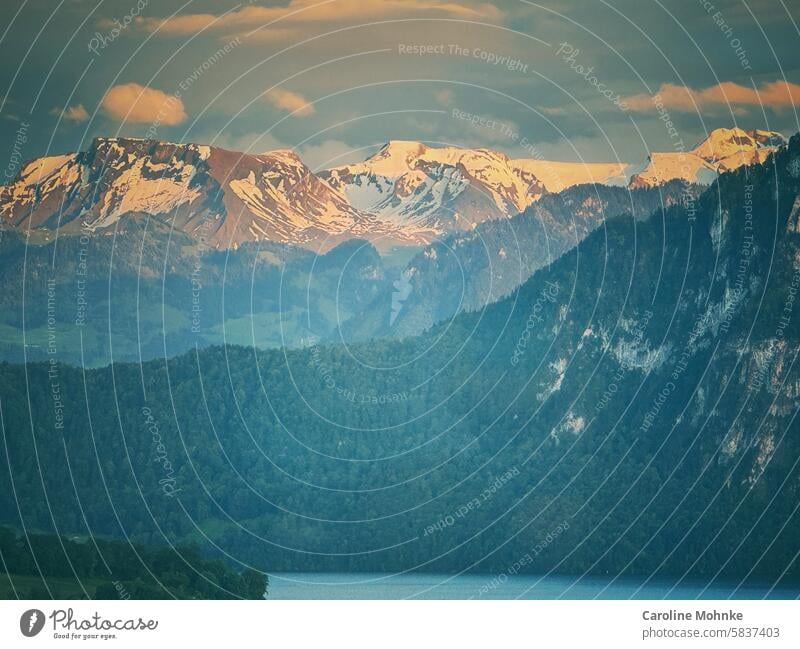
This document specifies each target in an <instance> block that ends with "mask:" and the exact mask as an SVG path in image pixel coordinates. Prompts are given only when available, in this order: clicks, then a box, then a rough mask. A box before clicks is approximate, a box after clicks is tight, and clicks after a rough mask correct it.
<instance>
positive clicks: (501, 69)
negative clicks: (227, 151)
mask: <svg viewBox="0 0 800 649" xmlns="http://www.w3.org/2000/svg"><path fill="white" fill-rule="evenodd" d="M798 22H800V7H798V4H797V3H796V2H795V3H793V4H791V5H790V4H788V3H787V2H785V0H784V1H782V0H748V1H747V2H744V1H742V0H729V1H725V2H723V1H722V0H718V1H715V2H710V1H708V0H696V1H695V0H681V1H680V2H676V1H672V2H658V1H650V0H636V1H634V0H617V1H615V2H610V1H609V2H604V1H602V0H594V1H592V2H586V1H581V2H579V1H575V0H555V1H553V0H551V1H549V2H541V3H535V2H522V1H517V0H508V1H502V2H499V1H498V2H481V1H477V2H471V1H460V0H452V1H450V0H442V1H439V0H370V2H363V1H356V0H323V1H321V2H320V1H318V0H291V1H288V0H285V1H284V2H268V1H266V2H243V3H234V2H228V1H227V0H222V1H216V2H211V1H210V0H195V1H183V2H175V1H173V0H159V1H156V0H149V1H148V0H60V1H58V0H47V1H45V0H30V1H28V2H23V1H21V0H11V1H9V0H6V1H5V2H3V3H2V7H1V8H0V26H4V27H0V30H4V31H0V36H1V37H2V40H1V41H0V51H1V52H2V61H3V65H2V69H0V93H1V94H0V96H2V98H3V99H2V109H1V110H0V129H2V136H3V148H4V149H5V152H4V154H3V153H0V155H5V156H11V155H12V149H13V147H14V146H17V147H18V148H19V141H18V138H15V133H16V132H17V131H18V130H19V129H20V128H21V126H22V125H27V127H26V128H25V137H26V139H27V141H26V142H24V144H23V145H22V149H23V150H22V155H23V157H24V158H33V157H36V156H39V155H44V154H45V153H51V154H52V153H62V152H67V151H73V150H77V149H80V148H85V147H86V146H87V145H88V143H89V141H90V140H91V139H92V138H93V137H96V136H117V135H129V136H139V137H144V136H149V137H154V138H157V139H163V140H169V141H192V142H203V143H213V144H216V145H218V146H223V147H227V148H233V149H237V150H248V151H251V152H262V151H266V150H270V149H274V148H287V147H291V148H295V149H297V150H298V151H299V152H300V153H301V155H302V156H303V157H304V159H305V160H306V161H307V162H308V163H309V164H310V165H311V166H312V167H315V168H316V167H324V166H330V165H333V164H337V163H341V162H343V161H349V160H354V159H361V158H364V157H366V156H367V155H369V154H370V153H372V152H374V150H375V149H376V148H377V147H379V146H380V145H381V144H382V143H384V142H385V141H387V140H389V139H414V140H422V141H425V142H430V143H434V144H435V143H439V144H444V143H446V144H453V145H458V146H471V147H472V146H484V147H488V148H493V149H497V150H500V151H504V152H506V153H508V154H509V155H511V156H515V157H532V156H542V157H546V158H553V159H561V160H578V159H584V160H623V161H629V162H640V161H642V160H644V159H645V157H646V155H647V153H648V151H651V150H668V149H669V148H670V147H671V146H672V145H673V142H674V138H672V139H671V138H670V135H669V133H668V130H667V129H666V128H665V126H664V119H666V118H664V114H663V113H664V111H662V113H661V114H659V112H658V111H657V110H656V108H655V105H654V102H653V100H652V97H653V96H654V95H656V94H659V95H660V97H661V101H660V103H661V104H663V106H664V110H665V111H666V113H667V117H668V118H669V119H670V121H672V122H673V123H674V125H675V126H676V127H677V129H678V131H679V133H680V136H681V139H682V141H684V142H685V144H686V146H687V147H691V146H693V145H694V144H695V143H696V142H697V141H699V140H700V139H702V137H703V134H704V133H706V132H707V131H708V130H710V129H712V128H716V127H719V126H732V125H734V124H735V125H738V126H741V127H742V128H756V127H758V128H770V129H772V130H779V131H782V132H783V133H784V134H786V135H790V134H792V133H794V132H796V131H798V130H800V127H799V126H798V114H797V111H796V107H795V104H796V103H797V102H798V100H800V85H795V84H800V69H799V66H800V57H798V56H797V51H798V43H800V32H798V26H797V23H798ZM15 141H16V142H15Z"/></svg>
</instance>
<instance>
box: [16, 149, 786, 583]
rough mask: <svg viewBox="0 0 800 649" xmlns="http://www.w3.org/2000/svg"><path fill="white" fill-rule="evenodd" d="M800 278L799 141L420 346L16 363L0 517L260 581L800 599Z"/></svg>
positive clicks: (234, 350)
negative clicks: (721, 587)
mask: <svg viewBox="0 0 800 649" xmlns="http://www.w3.org/2000/svg"><path fill="white" fill-rule="evenodd" d="M678 186H679V187H682V188H685V187H686V185H684V184H680V183H679V185H678ZM691 187H694V186H691ZM571 189H572V191H577V189H578V188H571ZM606 189H614V188H606ZM616 189H620V190H621V191H625V190H623V189H621V188H616ZM569 191H570V190H566V193H565V192H562V193H561V199H562V200H564V201H566V200H567V199H566V197H567V196H568V195H569V194H568V192H569ZM636 191H637V192H642V191H655V192H656V193H657V192H658V191H659V188H655V190H641V189H640V190H636ZM637 195H638V194H637ZM680 195H681V196H686V194H684V193H683V191H681V194H680ZM585 198H586V197H584V198H582V199H581V198H577V200H578V205H583V201H584V200H585ZM612 198H613V196H612ZM545 200H547V197H542V199H540V201H538V202H537V204H539V203H543V201H545ZM609 200H610V199H609ZM529 207H530V206H529ZM518 218H523V217H518ZM485 225H486V224H484V226H485ZM350 245H354V246H355V249H354V250H347V249H344V250H340V253H341V255H339V253H336V250H337V249H335V250H334V253H336V254H334V255H333V257H332V258H329V259H328V262H329V263H330V264H331V266H336V265H337V264H340V263H341V258H345V259H347V258H349V257H350V256H351V255H352V254H353V252H355V250H363V248H364V246H366V244H350ZM216 254H223V255H224V254H226V253H224V252H223V251H216ZM329 254H330V253H329ZM311 263H314V262H313V260H311ZM241 268H242V269H243V270H246V269H247V268H248V265H247V264H243V265H242V267H241ZM365 268H366V266H365ZM798 290H800V136H795V137H794V138H792V140H791V141H790V142H789V144H788V146H786V147H781V148H780V149H779V150H778V151H777V152H776V153H775V154H774V155H772V156H770V157H769V158H768V159H767V161H766V162H765V163H763V164H756V165H752V166H743V167H740V168H739V169H737V170H734V171H732V172H728V173H724V174H721V175H720V176H719V177H718V178H717V179H716V180H715V181H714V183H713V184H712V186H711V187H709V188H707V189H706V190H705V191H702V192H701V193H700V194H697V195H695V194H692V195H691V196H690V198H688V199H686V200H678V201H675V202H673V203H672V204H670V205H669V206H666V207H664V208H663V209H660V210H657V211H654V212H652V213H651V214H649V215H646V216H644V215H641V216H640V215H633V214H631V213H630V212H625V213H622V214H620V215H618V216H615V217H611V218H606V219H605V220H604V221H603V222H602V224H601V226H600V227H595V228H594V229H593V230H592V231H591V232H589V233H588V234H587V235H586V236H585V237H583V238H582V239H581V240H580V241H579V242H578V243H577V244H576V245H574V246H572V247H571V248H570V249H569V250H568V251H567V252H565V253H564V254H561V255H560V256H558V257H557V258H555V259H553V260H552V261H548V262H546V263H545V264H544V265H543V266H541V267H540V268H539V269H538V270H536V271H535V272H534V274H533V275H532V276H531V277H529V278H528V279H526V280H524V281H523V282H521V284H520V285H519V286H518V287H517V288H515V289H514V290H512V291H511V292H510V293H509V294H508V295H507V296H505V297H503V298H501V299H498V300H496V301H494V302H492V303H491V304H488V305H486V306H485V307H484V308H482V309H480V310H473V311H466V312H461V313H459V314H458V315H456V316H455V317H451V318H449V319H446V320H444V321H442V322H440V323H438V324H435V325H433V326H432V327H430V328H429V329H427V330H426V331H425V332H424V333H422V334H421V335H418V336H409V337H405V338H403V339H402V340H396V339H392V340H389V339H382V340H369V341H364V342H359V343H355V344H353V343H348V344H341V343H340V344H331V343H328V344H317V345H311V346H307V347H305V348H301V349H294V350H287V349H267V350H258V349H253V347H252V346H247V347H240V346H235V345H223V346H214V347H210V348H205V349H191V350H190V351H189V352H188V353H185V354H183V355H180V356H178V357H172V358H169V359H163V358H160V359H154V360H151V361H148V362H143V363H119V362H115V363H113V364H111V365H109V366H106V367H103V368H97V369H85V368H75V367H70V366H65V365H60V364H59V365H58V366H57V368H56V369H55V370H54V369H53V363H51V362H49V361H45V362H41V363H28V364H27V365H12V364H8V363H0V404H2V414H3V427H4V440H5V442H4V444H3V445H0V520H7V521H11V522H13V523H14V524H16V525H20V523H21V525H22V526H24V527H26V528H28V529H37V530H49V529H51V528H55V529H58V530H63V531H64V533H69V534H78V535H80V534H83V535H86V534H88V535H91V536H93V537H95V536H98V535H99V536H110V537H115V538H126V539H134V540H142V541H147V542H151V543H155V542H159V543H164V542H165V541H168V542H170V543H185V542H194V543H202V544H203V545H204V546H205V547H209V548H213V549H214V551H215V552H219V553H220V554H221V555H227V556H234V557H236V558H237V559H239V560H241V561H243V562H246V563H247V564H248V565H251V566H253V567H255V568H258V569H261V570H266V569H271V570H275V571H278V570H281V571H342V570H344V571H348V570H349V571H370V572H380V571H392V572H395V571H411V570H415V571H431V572H448V573H450V574H456V573H461V572H467V571H476V572H483V573H493V574H508V573H509V571H510V570H511V568H509V567H510V566H514V567H515V568H514V573H513V574H517V573H518V572H528V573H531V574H536V575H552V574H566V575H576V576H577V575H597V576H603V577H604V578H605V579H611V580H612V581H615V580H616V579H621V578H625V577H633V576H635V577H638V578H639V579H640V581H644V582H645V583H646V582H649V581H650V580H653V579H659V580H660V579H667V578H668V579H669V580H670V581H669V582H668V583H680V582H681V581H682V580H685V579H691V580H702V582H703V583H706V584H711V583H713V582H714V581H715V580H718V579H720V580H726V581H725V583H727V584H729V585H730V584H733V586H731V588H732V592H736V588H737V587H738V586H741V585H742V584H744V583H746V582H748V581H756V582H758V583H766V584H768V585H786V586H787V587H791V586H792V585H794V587H795V588H796V584H797V583H798V580H800V564H799V563H798V561H797V558H798V556H800V533H799V532H800V518H798V511H799V508H800V505H798V503H800V460H799V459H798V458H800V428H799V427H798V418H797V414H798V412H800V371H798V365H797V355H798V350H800V328H798V327H797V326H796V323H797V321H798V318H800V300H798V299H797V293H798ZM400 318H402V311H401V313H400V315H398V316H397V319H396V322H397V321H399V319H400ZM54 372H55V378H54V374H53V373H54ZM54 381H56V382H57V387H58V394H57V396H58V401H57V403H58V404H61V405H60V406H59V405H57V406H56V407H54V390H53V386H54ZM167 396H169V398H167ZM32 457H35V458H36V462H32V461H31V458H32ZM154 457H155V458H156V460H155V461H154ZM167 459H168V460H169V470H168V471H167V470H166V464H165V460H167ZM98 485H102V488H99V487H98ZM165 485H169V489H167V488H165ZM165 496H166V497H165ZM520 557H527V558H526V559H525V561H524V563H523V562H521V559H520ZM737 585H738V586H737Z"/></svg>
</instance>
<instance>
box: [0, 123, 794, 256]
mask: <svg viewBox="0 0 800 649" xmlns="http://www.w3.org/2000/svg"><path fill="white" fill-rule="evenodd" d="M783 143H785V140H784V138H783V136H781V135H780V134H779V133H774V132H770V131H762V130H754V131H743V130H741V129H738V128H734V129H717V130H715V131H712V132H711V133H710V134H709V136H708V137H707V138H706V139H705V140H704V141H703V142H701V143H700V144H699V145H698V146H697V147H696V148H695V149H693V150H692V151H690V152H686V153H682V152H671V153H653V154H651V156H650V161H649V164H648V165H647V167H646V168H645V169H644V170H642V171H640V172H638V173H634V170H635V166H634V165H631V164H627V163H621V162H611V163H583V162H572V163H569V162H551V161H546V160H539V159H509V158H508V156H506V155H505V154H503V153H499V152H496V151H491V150H488V149H462V148H458V147H453V146H447V147H433V146H428V145H425V144H423V143H421V142H408V141H390V142H389V143H388V144H386V145H385V146H384V147H383V148H382V149H381V150H380V151H379V152H378V153H376V154H375V155H373V156H372V157H370V158H369V159H367V160H366V161H364V162H362V163H358V164H351V165H344V166H339V167H334V168H332V169H327V170H323V171H320V172H319V173H314V172H312V171H311V169H309V168H308V167H307V166H306V165H305V164H304V163H303V162H302V160H301V159H300V157H299V156H298V155H297V154H296V153H294V152H292V151H290V150H278V151H270V152H268V153H264V154H259V155H253V154H251V153H239V152H233V151H227V150H225V149H221V148H218V147H211V146H206V145H198V144H172V143H167V142H157V141H151V140H136V139H131V138H97V139H95V140H94V141H93V142H92V143H91V146H90V147H89V148H88V149H87V150H86V151H82V152H78V153H70V154H64V155H55V156H47V157H43V158H38V159H35V160H33V161H30V162H28V163H26V164H24V165H23V166H22V167H21V169H20V171H19V173H18V175H17V177H16V178H15V179H14V180H13V181H12V182H10V183H9V184H7V185H5V186H3V187H2V190H0V218H2V220H3V223H4V225H6V226H7V227H11V228H13V229H17V230H21V231H23V232H31V231H34V232H37V233H38V234H39V235H40V236H42V237H45V238H47V237H54V236H55V232H56V231H58V232H60V233H64V234H72V233H81V232H85V231H92V232H94V231H98V230H102V229H106V228H109V227H112V226H114V225H115V224H116V223H117V222H118V221H119V220H120V219H121V218H125V217H126V216H129V215H150V216H153V217H157V218H160V219H161V220H164V221H165V222H169V223H170V225H171V226H172V227H173V228H175V229H177V230H181V231H183V232H185V233H187V234H188V235H190V236H191V237H193V238H194V239H196V240H203V241H204V242H206V243H207V244H208V245H210V246H211V247H214V248H220V249H221V248H235V247H236V246H238V245H241V244H242V243H245V242H251V241H273V242H279V243H289V244H293V245H299V246H303V247H306V248H309V249H312V250H314V251H324V250H329V249H331V248H333V247H335V246H336V245H337V244H338V243H341V242H342V241H344V240H346V239H351V238H362V239H367V240H370V241H372V242H373V243H374V244H375V245H376V246H378V247H379V248H381V249H387V248H391V247H393V246H398V245H424V244H428V243H431V242H432V241H434V240H436V239H437V238H439V237H440V236H442V235H444V234H448V233H452V232H463V231H469V230H471V229H472V228H474V227H476V226H477V225H479V224H480V223H483V222H485V221H487V220H492V219H501V218H508V217H512V216H514V215H516V214H519V213H520V212H523V211H524V210H526V209H527V208H529V207H530V206H531V205H533V204H535V203H536V202H538V201H539V200H541V198H542V197H543V196H545V195H548V194H552V193H557V192H560V191H563V190H565V189H568V188H570V187H573V186H576V185H580V184H586V183H592V184H598V183H599V184H608V185H625V184H626V183H627V184H629V185H630V186H631V187H632V188H640V187H654V186H658V185H661V184H664V183H666V182H669V181H671V180H675V179H680V180H684V181H687V182H691V183H696V184H708V183H710V182H711V181H712V180H713V179H714V178H715V177H716V175H717V174H718V173H719V172H720V171H729V170H731V169H735V168H738V167H739V166H742V165H746V164H753V163H755V162H763V161H764V159H765V158H766V156H767V155H769V153H770V152H772V151H774V150H775V149H776V148H777V147H778V146H780V145H781V144H783Z"/></svg>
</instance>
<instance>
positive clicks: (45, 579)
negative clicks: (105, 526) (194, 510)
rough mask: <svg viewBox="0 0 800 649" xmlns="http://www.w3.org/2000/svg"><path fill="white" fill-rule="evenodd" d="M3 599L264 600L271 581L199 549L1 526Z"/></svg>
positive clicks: (1, 587) (0, 546) (0, 575)
mask: <svg viewBox="0 0 800 649" xmlns="http://www.w3.org/2000/svg"><path fill="white" fill-rule="evenodd" d="M0 560H2V562H1V563H0V567H2V569H3V570H2V572H0V598H2V599H14V598H17V599H173V598H174V599H261V598H262V597H264V594H265V593H266V591H267V578H266V576H265V575H264V574H262V573H259V572H257V571H255V570H252V569H244V570H242V571H241V572H240V573H237V572H236V571H234V570H233V569H231V567H230V566H228V565H227V564H226V563H224V562H223V561H219V560H210V559H207V558H206V557H204V556H202V554H201V553H200V551H199V550H198V549H197V548H194V547H175V548H163V549H161V548H159V549H154V548H149V547H146V546H142V545H140V544H131V543H128V542H126V541H115V540H109V539H101V538H91V539H90V538H82V539H81V538H71V539H67V538H63V537H59V536H57V535H55V534H24V535H20V534H17V533H16V532H15V531H14V530H12V529H10V528H7V527H0Z"/></svg>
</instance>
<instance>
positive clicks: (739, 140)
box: [631, 127, 786, 187]
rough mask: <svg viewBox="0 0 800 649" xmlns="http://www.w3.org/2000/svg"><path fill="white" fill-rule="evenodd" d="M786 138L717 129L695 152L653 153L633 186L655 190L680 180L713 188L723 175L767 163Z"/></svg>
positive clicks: (735, 128) (742, 130)
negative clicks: (720, 174)
mask: <svg viewBox="0 0 800 649" xmlns="http://www.w3.org/2000/svg"><path fill="white" fill-rule="evenodd" d="M785 144H786V138H784V137H783V135H781V134H780V133H777V132H775V131H766V130H761V129H754V130H751V131H745V130H744V129H741V128H739V127H734V128H717V129H714V130H713V131H711V132H710V133H709V134H708V136H707V137H706V138H705V139H704V140H703V141H702V142H700V143H699V144H698V145H697V146H696V147H695V148H694V149H692V150H691V151H674V152H672V151H671V152H666V153H652V154H651V155H650V159H649V162H648V165H647V167H646V168H645V169H644V171H642V172H641V173H638V174H635V175H634V176H633V177H632V178H631V187H652V186H655V185H659V184H662V183H664V182H667V181H669V180H672V179H675V178H680V179H682V180H686V181H687V182H692V183H698V184H701V185H709V184H711V183H712V182H714V180H715V179H716V177H717V175H719V173H721V172H724V171H730V170H732V169H736V168H738V167H741V166H742V165H751V164H757V163H762V162H764V161H765V160H766V159H767V157H769V155H770V154H771V153H772V152H774V151H775V150H776V149H777V148H778V147H780V146H783V145H785Z"/></svg>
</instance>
